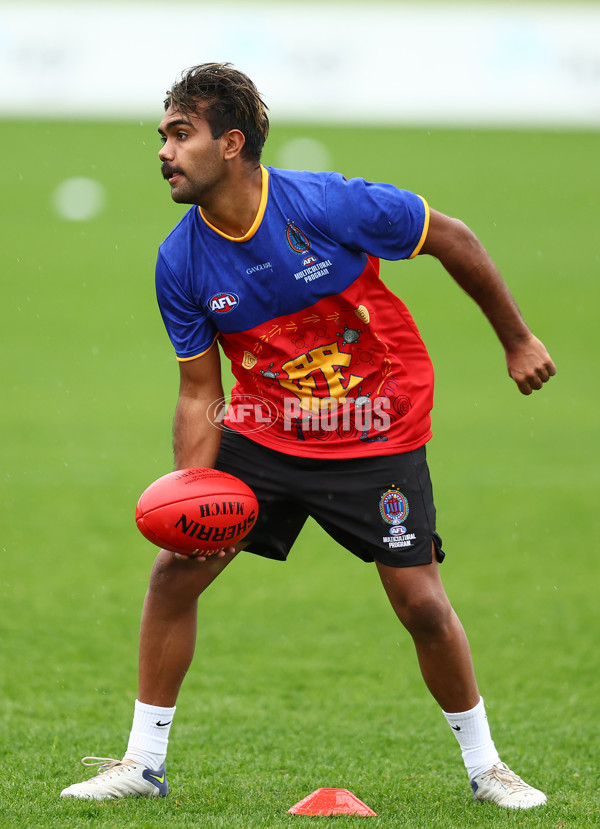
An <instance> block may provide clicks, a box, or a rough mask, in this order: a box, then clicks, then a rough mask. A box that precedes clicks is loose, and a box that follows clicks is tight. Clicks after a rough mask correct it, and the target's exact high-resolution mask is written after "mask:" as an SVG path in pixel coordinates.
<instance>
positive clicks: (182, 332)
mask: <svg viewBox="0 0 600 829" xmlns="http://www.w3.org/2000/svg"><path fill="white" fill-rule="evenodd" d="M156 297H157V300H158V307H159V309H160V313H161V315H162V318H163V322H164V324H165V328H166V329H167V334H168V335H169V339H170V340H171V342H172V344H173V348H174V349H175V354H176V355H177V359H178V360H191V359H193V358H194V357H199V356H200V355H201V354H204V352H205V351H208V349H209V348H210V347H211V345H212V344H213V343H214V341H215V339H216V337H217V334H218V331H217V329H216V326H215V325H214V323H213V322H212V321H211V320H210V319H208V318H207V316H206V313H205V311H204V309H203V308H202V306H201V304H200V303H199V302H197V301H195V300H194V298H193V297H192V296H191V295H190V293H189V292H188V291H186V289H185V286H184V285H183V284H182V282H181V281H180V280H179V279H178V278H177V277H176V275H175V274H174V273H173V271H172V270H171V268H170V267H169V265H168V263H167V261H166V260H165V258H164V256H163V255H162V253H159V254H158V260H157V263H156Z"/></svg>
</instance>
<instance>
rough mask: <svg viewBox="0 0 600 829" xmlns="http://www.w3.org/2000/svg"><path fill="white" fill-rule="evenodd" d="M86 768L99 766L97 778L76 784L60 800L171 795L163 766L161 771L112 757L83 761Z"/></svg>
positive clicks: (64, 792)
mask: <svg viewBox="0 0 600 829" xmlns="http://www.w3.org/2000/svg"><path fill="white" fill-rule="evenodd" d="M81 762H82V763H83V765H84V766H100V768H99V769H98V774H97V775H96V777H92V778H91V779H90V780H86V781H84V782H83V783H74V784H73V785H72V786H69V787H68V788H66V789H63V791H62V792H61V793H60V796H61V797H78V798H80V799H82V800H107V799H112V798H117V797H132V796H133V797H157V796H160V797H165V796H166V795H167V794H168V792H169V784H168V783H167V773H166V771H165V767H164V765H163V766H161V767H160V769H158V771H152V769H148V768H146V766H142V765H141V763H136V762H134V761H133V760H112V759H111V758H110V757H84V758H83V760H82V761H81Z"/></svg>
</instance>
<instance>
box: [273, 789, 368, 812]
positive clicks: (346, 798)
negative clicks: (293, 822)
mask: <svg viewBox="0 0 600 829" xmlns="http://www.w3.org/2000/svg"><path fill="white" fill-rule="evenodd" d="M288 812H289V813H290V814H292V815H363V816H364V817H370V816H372V817H377V813H376V812H374V811H373V810H372V809H369V807H368V806H367V805H366V803H363V802H362V800H359V799H358V797H356V795H353V794H352V792H349V791H348V789H317V790H316V792H313V793H312V794H309V795H308V797H305V798H304V799H303V800H301V801H300V802H299V803H296V805H295V806H292V808H291V809H288Z"/></svg>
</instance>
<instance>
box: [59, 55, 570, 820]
mask: <svg viewBox="0 0 600 829" xmlns="http://www.w3.org/2000/svg"><path fill="white" fill-rule="evenodd" d="M159 133H160V136H161V139H162V142H163V145H162V148H161V150H160V152H159V157H160V160H161V162H162V173H163V175H164V177H165V178H166V179H167V180H168V182H169V184H170V187H171V196H172V198H173V200H174V201H176V202H179V203H184V204H191V205H193V207H192V208H191V209H190V211H189V212H188V213H187V214H186V215H185V217H184V218H183V219H182V221H181V222H180V223H179V224H178V225H177V227H176V228H175V229H174V230H173V232H172V233H171V234H170V235H169V236H168V237H167V239H166V240H165V242H164V243H163V244H162V245H161V248H160V252H159V256H158V264H157V273H156V284H157V293H158V301H159V305H160V309H161V312H162V315H163V319H164V322H165V325H166V328H167V331H168V333H169V336H170V338H171V340H172V343H173V345H174V348H175V351H176V354H177V358H178V360H179V367H180V373H181V385H180V394H179V400H178V404H177V409H176V415H175V424H174V452H175V463H176V467H177V468H186V467H213V466H216V467H218V468H220V469H224V470H226V471H228V472H231V473H233V474H234V475H236V476H238V477H239V478H241V479H242V480H244V481H246V482H247V483H248V484H249V485H250V486H251V487H252V488H253V489H254V491H255V493H256V495H257V497H258V499H259V503H260V515H259V520H258V521H257V523H256V525H255V526H254V527H253V529H252V531H251V533H250V535H249V536H248V537H247V538H246V539H245V541H244V542H243V543H242V544H240V545H238V548H237V549H235V548H229V549H227V550H222V551H220V552H219V553H218V554H217V555H214V556H211V557H209V556H208V555H203V553H202V551H201V550H200V551H199V552H198V556H197V557H196V558H193V559H189V558H188V559H185V558H182V557H179V556H177V555H174V554H172V553H169V552H166V551H164V550H163V551H161V552H160V553H159V555H158V557H157V559H156V562H155V565H154V568H153V570H152V574H151V578H150V587H149V590H148V593H147V596H146V600H145V604H144V610H143V615H142V627H141V644H140V673H139V691H138V699H137V700H136V703H135V712H134V720H133V727H132V731H131V736H130V740H129V745H128V748H127V751H126V752H125V755H124V758H123V760H121V761H117V760H110V759H103V758H85V760H86V761H88V762H90V764H93V762H94V761H96V763H97V764H98V765H100V766H101V768H100V772H99V774H98V775H97V776H95V777H94V778H92V779H91V780H88V781H86V782H84V783H79V784H75V785H72V786H70V787H69V788H67V789H65V790H64V791H63V792H62V795H63V796H65V797H78V798H95V799H102V798H108V797H125V796H128V795H135V794H137V795H144V796H155V795H165V794H166V793H167V791H168V786H167V782H166V773H165V765H164V763H165V758H166V751H167V743H168V734H169V730H170V727H171V723H172V721H173V716H174V713H175V703H176V700H177V696H178V692H179V688H180V686H181V683H182V681H183V678H184V676H185V674H186V672H187V670H188V667H189V665H190V663H191V660H192V656H193V652H194V644H195V635H196V607H197V599H198V596H199V595H200V594H201V593H202V592H203V591H204V590H205V589H206V587H207V586H208V585H209V584H210V583H211V582H212V581H213V580H214V579H215V578H216V577H217V576H218V575H219V573H220V572H221V571H222V570H223V569H224V568H225V567H226V566H227V565H228V564H229V563H230V562H231V561H232V559H233V558H234V557H235V555H236V554H237V552H238V551H239V549H247V550H249V551H250V552H253V553H257V554H259V555H263V556H267V557H270V558H274V559H280V560H285V558H286V556H287V554H288V552H289V550H290V548H291V546H292V544H293V542H294V540H295V538H296V536H297V535H298V533H299V531H300V529H301V527H302V525H303V523H304V522H305V520H306V518H307V516H308V515H311V516H313V517H314V518H315V519H316V520H317V521H318V522H319V523H320V524H321V526H322V527H324V528H325V530H326V531H327V532H328V533H329V534H330V535H331V536H332V538H334V539H335V540H336V541H338V542H339V543H340V544H342V545H343V546H344V547H346V548H347V549H348V550H349V551H350V552H352V553H354V554H355V555H357V556H358V557H360V558H361V559H363V560H364V561H371V562H372V561H375V564H376V567H377V570H378V572H379V575H380V578H381V581H382V583H383V586H384V588H385V590H386V592H387V595H388V597H389V599H390V602H391V603H392V606H393V608H394V610H395V611H396V613H397V615H398V617H399V619H400V621H401V622H402V623H403V625H404V626H405V627H406V628H407V630H408V631H409V633H410V634H411V636H412V637H413V640H414V643H415V646H416V650H417V655H418V659H419V663H420V667H421V671H422V673H423V677H424V680H425V682H426V684H427V686H428V688H429V690H430V691H431V693H432V694H433V696H434V697H435V699H436V700H437V702H438V703H439V705H440V707H441V708H442V711H443V712H444V715H445V717H446V719H447V720H448V723H449V725H450V727H451V728H452V729H453V731H454V734H455V736H456V738H457V740H458V742H459V744H460V747H461V750H462V756H463V759H464V763H465V766H466V768H467V772H468V775H469V779H470V781H471V786H472V789H473V794H474V797H475V799H476V800H489V801H493V802H495V803H497V804H498V805H500V806H504V807H508V808H513V809H519V808H523V809H526V808H530V807H532V806H539V805H541V804H543V803H545V802H546V797H545V795H544V794H543V793H542V792H540V791H538V790H537V789H534V788H532V787H531V786H529V785H528V784H526V783H524V782H523V781H522V780H521V779H520V778H519V777H518V776H517V775H516V774H514V773H513V772H512V771H511V770H510V769H509V768H508V767H507V766H506V765H504V763H502V762H501V761H500V758H499V756H498V753H497V751H496V749H495V747H494V743H493V741H492V738H491V736H490V731H489V727H488V724H487V719H486V715H485V709H484V705H483V700H482V699H481V697H480V694H479V690H478V687H477V683H476V680H475V675H474V672H473V666H472V662H471V655H470V651H469V645H468V642H467V638H466V636H465V633H464V631H463V628H462V626H461V624H460V622H459V620H458V618H457V617H456V615H455V613H454V611H453V609H452V607H451V605H450V603H449V601H448V598H447V597H446V594H445V592H444V588H443V586H442V582H441V580H440V575H439V563H440V562H441V561H442V559H443V558H444V553H443V552H442V546H441V539H440V537H439V536H438V535H437V533H436V531H435V509H434V506H433V497H432V491H431V483H430V480H429V472H428V468H427V462H426V459H425V448H424V446H425V443H426V442H427V441H428V439H429V437H430V415H429V413H430V409H431V406H432V398H433V376H432V369H431V364H430V361H429V357H428V355H427V352H426V350H425V347H424V345H423V343H422V341H421V338H420V336H419V333H418V331H417V328H416V326H415V324H414V322H413V320H412V318H411V316H410V314H409V313H408V311H407V309H406V307H405V306H404V305H403V303H402V302H401V301H400V300H399V299H398V298H397V297H396V296H395V295H394V294H392V293H391V292H390V291H389V290H388V289H387V288H386V287H385V286H384V285H383V283H382V282H381V281H380V279H379V276H378V262H379V258H380V257H383V258H385V259H411V258H413V257H414V256H416V255H424V254H427V255H430V256H434V257H436V258H437V259H439V261H440V262H441V263H442V265H443V266H444V267H445V268H446V270H447V271H448V272H449V273H450V275H451V276H452V277H453V278H454V279H455V280H456V282H457V283H458V284H459V285H460V286H461V287H462V288H463V289H464V290H465V291H466V292H467V293H468V294H470V296H471V297H472V298H473V299H474V300H475V301H476V302H477V304H478V305H479V306H480V308H481V309H482V311H483V312H484V313H485V315H486V316H487V318H488V319H489V321H490V323H491V324H492V326H493V328H494V330H495V331H496V334H497V335H498V338H499V340H500V342H501V344H502V346H503V347H504V350H505V353H506V360H507V365H508V372H509V375H510V376H511V377H512V379H513V380H514V381H515V382H516V384H517V386H518V388H519V390H520V391H521V392H522V393H523V394H530V393H531V392H532V391H534V390H537V389H540V388H541V387H542V384H543V383H545V382H546V381H547V380H548V379H549V377H550V376H551V375H553V374H554V373H555V368H554V365H553V363H552V360H551V359H550V357H549V355H548V353H547V351H546V349H545V348H544V346H543V344H542V343H541V342H540V341H539V340H538V339H536V337H534V336H533V334H532V333H531V332H530V331H529V329H528V328H527V326H526V324H525V323H524V321H523V319H522V317H521V315H520V313H519V310H518V308H517V306H516V305H515V302H514V300H513V299H512V297H511V295H510V293H509V291H508V289H507V287H506V285H505V283H504V281H503V279H502V278H501V276H500V274H499V273H498V271H497V269H496V267H495V266H494V264H493V262H492V261H491V259H490V257H489V256H488V254H487V253H486V251H485V250H484V249H483V247H482V245H481V244H480V243H479V241H478V240H477V238H476V237H475V236H474V235H473V233H472V232H471V231H470V230H469V229H468V228H467V227H466V226H465V225H464V224H463V223H462V222H460V221H458V220H456V219H452V218H449V217H447V216H444V215H442V214H441V213H438V212H436V211H435V210H430V208H429V207H428V205H427V203H426V202H425V200H424V199H422V198H421V197H420V196H417V195H415V194H413V193H410V192H407V191H403V190H399V189H397V188H396V187H394V186H392V185H388V184H372V183H367V182H365V181H364V180H362V179H353V180H350V181H347V180H346V179H344V178H343V177H342V176H340V175H338V174H336V173H318V174H313V173H299V172H290V171H286V170H276V169H266V168H265V167H263V166H262V165H261V164H260V156H261V150H262V147H263V144H264V141H265V139H266V137H267V133H268V119H267V115H266V112H265V107H264V104H263V102H262V101H261V99H260V97H259V94H258V92H257V90H256V88H255V86H254V84H253V83H252V82H251V81H250V80H249V79H248V78H247V77H246V76H245V75H243V74H242V73H240V72H238V71H236V70H235V69H233V68H232V67H231V66H230V65H229V64H203V65H201V66H197V67H194V68H192V69H190V70H188V71H187V72H186V73H185V74H184V75H183V76H182V78H181V79H180V81H179V82H178V83H177V84H175V85H174V87H173V89H172V90H171V91H170V92H169V93H168V97H167V100H166V102H165V116H164V118H163V120H162V122H161V124H160V127H159ZM217 339H218V341H219V343H220V345H221V347H222V349H223V351H224V353H225V354H226V356H227V357H228V358H229V360H230V361H231V364H232V368H233V372H234V374H235V376H236V379H237V383H236V386H235V388H234V390H233V392H232V399H231V402H230V406H229V411H228V415H227V418H226V420H225V424H224V428H223V429H221V428H216V427H215V425H214V424H213V422H212V421H213V420H214V410H215V404H216V407H217V408H218V404H219V401H221V400H222V398H223V390H222V386H221V372H220V363H219V349H218V347H217V346H216V345H215V341H216V340H217ZM249 402H250V403H251V405H248V404H249Z"/></svg>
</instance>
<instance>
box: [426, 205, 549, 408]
mask: <svg viewBox="0 0 600 829" xmlns="http://www.w3.org/2000/svg"><path fill="white" fill-rule="evenodd" d="M419 254H429V255H430V256H435V258H436V259H438V260H439V261H440V262H441V263H442V265H443V266H444V268H445V269H446V270H447V271H448V273H449V274H450V275H451V276H452V277H453V279H454V280H455V281H456V282H457V283H458V284H459V285H460V287H461V288H462V289H463V290H464V291H466V293H467V294H469V296H470V297H472V299H474V300H475V302H476V303H477V304H478V305H479V307H480V308H481V310H482V311H483V313H484V314H485V315H486V317H487V318H488V320H489V321H490V323H491V324H492V326H493V328H494V330H495V332H496V334H497V335H498V338H499V340H500V342H501V343H502V345H503V346H504V351H505V353H506V363H507V366H508V373H509V375H510V376H511V377H512V379H513V380H514V381H515V383H516V384H517V386H518V387H519V391H521V392H522V394H531V392H532V391H535V390H536V389H541V388H542V385H543V384H544V383H546V382H547V381H548V380H549V379H550V377H552V375H554V374H556V367H555V365H554V363H553V362H552V359H551V357H550V355H549V354H548V352H547V351H546V348H545V346H544V344H543V343H542V342H541V341H540V340H538V338H537V337H535V336H534V335H533V334H532V333H531V331H530V330H529V328H528V327H527V324H526V323H525V321H524V319H523V317H522V316H521V312H520V311H519V308H518V307H517V304H516V302H515V300H514V299H513V297H512V295H511V293H510V291H509V290H508V287H507V285H506V283H505V281H504V279H503V278H502V276H501V275H500V272H499V270H498V268H497V267H496V265H495V264H494V262H493V261H492V259H491V258H490V256H489V254H488V253H487V251H486V250H485V248H484V247H483V245H482V244H481V242H480V241H479V239H478V238H477V237H476V236H475V234H474V233H473V232H472V231H471V230H470V229H469V228H468V227H467V226H466V225H465V224H464V223H463V222H461V221H460V220H459V219H452V218H450V217H449V216H445V215H444V214H443V213H439V212H438V211H437V210H431V215H430V220H429V230H428V232H427V237H426V239H425V241H424V243H423V246H422V247H421V250H420V251H419Z"/></svg>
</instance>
